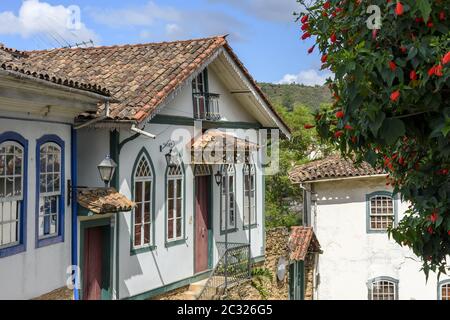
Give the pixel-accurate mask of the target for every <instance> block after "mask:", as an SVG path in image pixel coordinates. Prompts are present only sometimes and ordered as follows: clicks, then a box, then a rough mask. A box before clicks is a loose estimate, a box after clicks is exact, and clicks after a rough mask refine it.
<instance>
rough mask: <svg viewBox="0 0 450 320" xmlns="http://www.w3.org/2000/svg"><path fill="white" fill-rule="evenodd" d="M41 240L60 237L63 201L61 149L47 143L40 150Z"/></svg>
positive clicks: (39, 224) (39, 229) (39, 230)
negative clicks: (61, 202)
mask: <svg viewBox="0 0 450 320" xmlns="http://www.w3.org/2000/svg"><path fill="white" fill-rule="evenodd" d="M39 164H40V167H39V222H38V226H39V228H38V232H39V238H40V239H43V238H48V237H53V236H56V235H58V230H59V223H60V221H59V219H60V210H61V208H59V206H60V200H61V148H60V147H59V146H58V145H57V144H55V143H52V142H50V143H45V144H43V145H42V146H41V147H40V150H39Z"/></svg>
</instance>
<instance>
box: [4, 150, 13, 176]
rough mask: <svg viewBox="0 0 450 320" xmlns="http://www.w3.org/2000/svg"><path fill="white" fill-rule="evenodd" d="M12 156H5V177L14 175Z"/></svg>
mask: <svg viewBox="0 0 450 320" xmlns="http://www.w3.org/2000/svg"><path fill="white" fill-rule="evenodd" d="M13 169H14V156H13V155H6V175H8V176H11V175H13V174H14V171H13Z"/></svg>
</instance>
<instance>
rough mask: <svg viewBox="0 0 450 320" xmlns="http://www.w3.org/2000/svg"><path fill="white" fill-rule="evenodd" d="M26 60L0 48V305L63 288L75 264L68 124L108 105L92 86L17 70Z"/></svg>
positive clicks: (72, 152) (73, 148)
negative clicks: (68, 273)
mask: <svg viewBox="0 0 450 320" xmlns="http://www.w3.org/2000/svg"><path fill="white" fill-rule="evenodd" d="M26 56H27V54H26V53H23V52H18V51H13V50H9V49H6V48H5V47H3V46H0V299H28V298H34V297H37V296H39V295H42V294H43V293H46V292H49V291H52V290H54V289H57V288H60V287H63V286H65V284H66V282H67V274H66V270H67V268H68V267H69V266H70V265H72V264H73V262H74V261H76V257H75V256H73V255H72V254H71V252H72V240H71V239H72V223H73V222H74V221H75V222H76V216H74V215H73V207H74V204H73V202H72V203H71V202H69V201H68V200H69V198H70V196H71V195H70V194H69V193H70V189H69V188H68V186H70V185H71V181H72V180H73V179H74V177H75V176H76V173H75V172H76V171H75V167H74V163H75V162H74V161H73V160H74V159H76V152H77V151H76V143H75V137H76V134H75V128H74V119H75V117H76V116H78V115H79V114H80V113H83V112H89V111H94V110H96V108H97V104H98V103H105V101H108V100H109V98H108V97H107V95H108V94H107V92H106V91H105V90H101V89H100V88H99V87H97V86H95V87H94V86H93V85H87V84H82V83H76V82H74V81H72V80H68V78H60V77H55V76H53V75H49V74H48V73H44V72H40V71H39V69H37V68H35V67H33V65H31V64H30V65H29V66H27V67H26V68H18V66H17V65H16V64H15V62H14V61H16V60H18V59H22V58H25V57H26ZM75 239H76V238H75Z"/></svg>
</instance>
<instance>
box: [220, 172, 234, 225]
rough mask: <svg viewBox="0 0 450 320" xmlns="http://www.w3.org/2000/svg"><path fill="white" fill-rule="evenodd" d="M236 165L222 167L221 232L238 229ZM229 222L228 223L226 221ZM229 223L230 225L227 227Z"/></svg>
mask: <svg viewBox="0 0 450 320" xmlns="http://www.w3.org/2000/svg"><path fill="white" fill-rule="evenodd" d="M235 172H236V170H235V167H234V165H229V164H227V165H223V166H222V175H223V179H222V188H221V197H220V198H221V208H222V210H221V215H220V218H221V220H220V221H221V222H220V225H221V231H226V230H233V229H236V190H235V189H236V175H235ZM226 220H227V221H226ZM227 222H228V225H227V226H226V224H227Z"/></svg>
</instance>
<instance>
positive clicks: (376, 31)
mask: <svg viewBox="0 0 450 320" xmlns="http://www.w3.org/2000/svg"><path fill="white" fill-rule="evenodd" d="M377 35H378V29H373V30H372V39H373V40H375V39H376V38H377Z"/></svg>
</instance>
